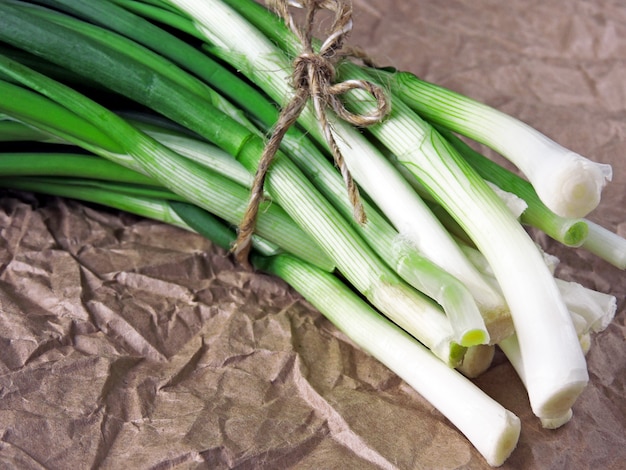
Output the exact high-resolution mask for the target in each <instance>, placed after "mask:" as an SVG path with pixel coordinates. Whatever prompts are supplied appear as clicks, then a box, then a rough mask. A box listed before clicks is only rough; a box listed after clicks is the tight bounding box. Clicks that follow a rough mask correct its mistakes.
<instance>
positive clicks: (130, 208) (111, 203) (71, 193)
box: [0, 177, 190, 230]
mask: <svg viewBox="0 0 626 470" xmlns="http://www.w3.org/2000/svg"><path fill="white" fill-rule="evenodd" d="M0 187H2V188H7V189H15V190H21V191H31V192H38V193H43V194H48V195H52V196H60V197H65V198H71V199H78V200H81V201H87V202H92V203H96V204H100V205H103V206H107V207H111V208H114V209H118V210H121V211H124V212H128V213H130V214H135V215H138V216H141V217H146V218H149V219H154V220H158V221H160V222H163V223H166V224H170V225H174V226H176V227H180V228H184V229H186V230H190V228H189V226H188V225H187V224H186V223H185V222H184V221H183V220H182V219H181V218H180V217H179V216H178V214H177V213H176V212H175V211H174V210H172V208H171V207H170V206H169V204H168V203H167V201H166V200H164V199H160V198H150V197H146V196H136V195H131V194H128V193H126V192H124V190H123V188H119V189H121V191H119V192H117V191H115V190H114V185H113V186H108V187H104V188H98V187H96V186H94V185H91V184H88V183H87V184H85V182H84V181H83V182H78V181H76V182H72V181H71V180H69V179H68V178H52V177H49V178H34V177H31V178H29V177H12V178H5V177H2V178H0Z"/></svg>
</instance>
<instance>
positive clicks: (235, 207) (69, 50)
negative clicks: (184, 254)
mask: <svg viewBox="0 0 626 470" xmlns="http://www.w3.org/2000/svg"><path fill="white" fill-rule="evenodd" d="M35 3H36V4H35ZM290 4H291V5H292V6H295V7H298V6H301V5H300V2H290ZM42 5H43V6H42ZM329 5H332V2H330V3H326V2H322V3H320V4H319V5H317V6H318V7H320V8H325V7H327V6H329ZM162 25H163V26H162ZM320 44H321V42H319V41H318V40H317V39H316V40H314V43H313V45H314V48H315V47H319V45H320ZM300 49H301V44H300V43H299V41H298V40H297V39H296V37H295V35H294V34H293V33H292V32H291V31H290V30H289V28H288V27H287V26H286V25H285V23H284V20H283V19H280V18H278V17H277V16H275V15H274V14H272V13H271V12H270V11H269V10H267V9H266V8H264V7H262V6H261V5H259V4H258V3H256V2H254V1H251V0H147V1H144V2H142V1H135V0H101V1H98V2H77V1H74V0H38V1H37V2H25V1H19V0H11V1H8V2H0V96H2V99H1V100H0V141H1V142H8V143H9V147H8V148H9V149H11V151H8V150H5V151H4V152H2V150H1V149H0V187H3V188H12V189H14V190H19V191H32V192H39V193H44V194H50V195H55V196H60V197H68V198H75V199H79V200H82V201H87V202H90V203H95V204H100V205H104V206H107V207H111V208H115V209H117V210H122V211H126V212H129V213H133V214H136V215H139V216H141V217H149V218H153V219H155V220H159V221H161V222H163V223H167V224H172V225H175V226H177V227H180V228H182V229H185V230H189V231H193V232H196V233H198V234H200V235H201V236H204V237H206V238H207V239H209V240H211V242H212V243H214V244H216V245H218V246H220V247H222V248H223V249H224V250H231V249H232V248H233V246H232V245H233V242H234V240H235V239H236V232H235V230H234V229H233V227H236V226H238V225H239V224H240V223H241V222H242V219H243V218H244V215H245V214H246V213H247V209H248V205H249V203H250V201H251V194H250V191H251V187H253V179H254V175H255V174H256V173H257V167H258V166H259V161H260V157H261V154H262V153H263V150H264V147H265V145H266V140H265V136H266V134H269V133H270V132H272V130H273V127H274V125H275V123H276V121H277V119H278V116H279V109H280V108H281V106H283V105H284V103H285V102H286V101H287V100H289V98H290V97H291V96H293V93H294V90H293V88H292V85H291V84H290V78H291V71H292V70H293V60H294V59H295V58H296V57H297V56H298V55H299V54H300ZM335 72H336V80H338V81H346V82H349V83H350V82H352V83H354V82H355V81H362V80H367V81H370V82H375V83H377V84H378V85H379V86H381V87H382V88H383V89H384V90H385V91H386V96H387V98H388V99H389V100H390V102H391V111H390V113H389V114H388V115H387V116H386V117H385V119H383V120H382V121H381V122H379V123H376V124H374V125H372V126H369V127H367V128H365V129H357V128H355V127H354V126H352V125H351V124H349V123H348V122H345V121H343V120H341V119H340V118H339V117H338V116H337V115H335V114H333V113H332V112H329V113H328V118H329V122H330V124H331V130H330V131H329V132H330V133H331V134H332V136H333V138H334V139H335V140H336V142H337V145H338V147H339V150H340V152H341V154H342V155H343V157H344V159H345V161H346V162H347V166H348V168H349V171H350V175H351V176H352V177H353V178H354V181H356V183H357V184H358V186H359V192H360V198H361V199H360V204H361V205H362V207H363V208H364V210H365V214H366V217H367V220H366V221H365V222H361V221H358V220H356V219H355V217H354V212H355V211H354V203H353V201H351V200H350V198H349V196H348V194H347V192H346V189H345V181H344V178H345V175H343V177H342V175H341V174H340V173H339V172H338V171H337V168H335V165H334V163H333V161H332V154H333V152H331V151H330V148H329V145H328V142H327V140H326V137H327V135H328V132H325V131H327V130H326V129H322V127H321V126H320V123H319V122H318V117H317V114H316V113H315V110H314V106H313V105H312V104H311V103H309V104H308V105H307V106H306V107H305V108H304V110H303V111H302V113H301V114H300V115H299V118H298V120H297V122H296V123H295V124H294V125H293V126H291V127H290V129H289V130H288V131H287V132H286V133H285V135H284V137H283V139H282V141H281V143H280V150H279V151H278V152H277V154H276V156H275V158H274V160H273V162H272V163H271V166H270V168H269V171H268V173H267V177H266V180H265V184H264V187H263V188H262V189H263V192H262V193H261V192H259V196H261V206H260V212H259V214H258V218H257V219H256V220H255V221H254V223H255V225H254V228H255V233H254V235H253V238H252V242H251V249H252V251H251V255H250V259H249V261H250V262H251V264H252V267H254V268H255V269H258V270H262V271H265V272H268V273H270V274H273V275H275V276H278V277H280V278H282V279H283V280H285V281H286V282H287V283H289V284H290V285H291V286H292V287H293V288H294V289H295V290H297V291H298V292H300V294H301V295H302V296H303V297H304V298H306V299H307V300H308V301H309V302H310V303H311V304H312V305H314V306H315V307H316V308H317V309H318V310H319V311H320V312H322V314H323V315H324V316H326V317H327V318H328V319H329V320H330V321H331V322H332V323H333V324H334V325H335V326H336V327H337V328H338V329H339V330H341V331H343V332H344V333H345V334H346V335H347V336H348V337H349V338H350V339H351V340H352V341H353V342H354V343H355V344H356V345H358V346H359V347H360V348H362V349H363V350H364V351H366V352H368V353H369V354H371V355H372V356H373V357H375V358H377V359H378V360H379V361H381V362H382V363H383V364H385V365H386V366H388V367H389V368H390V369H391V370H392V371H394V372H395V373H397V374H398V375H399V376H400V377H401V378H402V379H404V380H405V381H406V382H407V383H408V384H409V385H410V386H412V387H413V388H415V390H417V391H418V392H419V393H420V394H422V395H423V396H424V398H425V399H427V400H428V401H429V402H430V403H432V404H433V406H435V407H436V408H437V409H438V410H439V411H441V412H442V413H443V415H444V416H446V418H447V419H449V420H450V422H451V423H452V424H453V425H455V426H456V427H457V428H458V429H459V430H460V432H462V433H463V434H464V435H466V436H467V438H468V439H469V440H470V441H471V442H472V443H473V445H474V446H475V447H476V449H477V450H478V451H479V452H480V453H481V454H482V455H483V456H484V458H485V459H486V461H487V462H488V463H490V464H491V465H500V464H502V463H503V462H504V461H505V460H506V458H507V457H508V456H509V454H510V453H511V452H512V451H513V449H514V448H515V445H516V443H517V441H518V438H519V433H520V422H519V419H518V418H517V417H516V416H514V415H513V414H512V413H511V412H509V411H507V410H506V409H504V408H503V407H502V406H501V405H499V404H498V403H496V402H495V401H494V400H492V399H491V398H489V397H488V396H487V395H486V394H485V393H484V392H482V391H481V390H479V389H478V388H477V387H476V386H475V385H474V384H473V383H472V382H471V381H469V380H468V378H467V377H471V378H473V377H477V376H479V375H480V374H481V373H482V372H484V371H485V370H486V369H488V368H489V367H490V365H491V362H492V359H493V357H494V354H495V349H496V344H497V345H498V346H499V347H500V348H501V349H502V351H504V354H505V355H506V357H507V358H508V360H509V361H510V362H511V364H512V365H513V367H514V368H515V370H516V371H517V373H518V375H519V376H520V378H521V380H522V382H523V383H524V385H525V387H526V388H527V391H528V395H529V398H530V404H531V407H532V410H533V412H534V414H535V415H536V416H537V417H538V418H539V419H540V422H541V424H542V425H543V426H544V427H546V428H556V427H559V426H561V425H563V424H564V423H566V422H567V421H568V420H569V419H571V418H572V414H573V413H572V408H573V407H574V406H575V401H576V398H577V397H578V395H579V394H580V393H581V392H582V390H583V388H584V386H585V384H586V383H587V381H588V373H587V369H586V364H585V354H586V352H587V351H588V350H589V348H590V345H591V343H590V342H591V334H592V333H597V332H599V331H602V330H603V329H605V328H607V326H608V325H609V323H610V322H611V320H612V319H613V317H614V315H615V312H616V309H617V301H616V298H615V297H614V296H612V295H610V294H603V293H600V292H596V291H594V290H592V289H588V288H585V287H583V286H582V285H580V284H576V283H572V282H566V281H564V280H561V279H558V278H557V277H555V268H556V265H557V264H558V262H559V261H558V259H556V258H555V257H553V256H550V255H549V254H547V253H545V252H543V250H541V248H540V247H538V246H537V245H536V244H535V243H534V241H533V240H532V238H531V237H530V236H529V233H528V232H527V231H526V230H525V229H526V226H532V227H535V228H537V229H539V230H541V231H543V232H544V233H546V234H547V235H549V236H550V237H552V238H554V239H555V240H558V241H559V242H561V243H563V244H565V245H567V246H580V247H583V248H586V249H587V250H589V251H591V252H593V253H595V254H597V255H599V256H601V257H603V258H605V259H607V260H608V261H609V262H611V263H613V264H614V265H616V266H618V267H620V268H621V269H625V268H626V261H625V260H626V256H625V255H624V253H626V241H625V239H624V238H622V237H620V236H618V235H617V234H615V233H612V232H610V231H608V230H606V229H605V228H603V227H600V226H599V225H597V224H595V223H593V222H591V221H589V220H588V219H586V218H585V217H586V214H587V213H588V211H589V210H591V209H593V208H594V207H595V206H596V205H597V204H598V202H599V200H600V193H601V190H602V188H603V186H604V185H605V183H606V182H607V181H608V180H610V178H611V170H610V167H608V166H607V165H601V164H597V163H593V162H591V161H589V160H587V159H585V158H583V157H581V156H579V155H577V154H574V153H573V152H570V151H568V150H566V149H565V148H563V147H561V146H560V145H559V144H556V143H555V142H553V141H551V140H550V139H548V138H547V137H545V136H543V135H542V134H540V133H539V132H538V131H536V130H534V129H532V128H530V127H529V126H527V125H525V124H523V123H521V122H519V121H518V120H516V119H515V118H512V117H510V116H506V115H504V114H503V113H500V112H498V111H495V110H493V109H492V108H489V107H487V106H484V105H481V104H479V103H476V102H475V101H473V100H471V99H470V98H466V97H463V96H461V95H458V94H456V93H454V92H452V91H450V90H445V89H443V88H441V87H438V86H436V85H433V84H430V83H427V82H424V81H422V80H419V79H418V78H417V77H415V76H414V75H413V74H411V73H408V72H398V71H391V70H389V69H384V70H382V69H381V70H379V69H374V68H371V67H367V66H360V65H356V64H355V63H352V62H349V61H342V62H339V63H338V64H336V70H335ZM342 102H343V103H344V104H345V105H346V109H347V111H349V112H352V113H357V114H361V115H367V114H368V113H369V112H370V110H371V106H372V103H373V100H372V97H371V96H369V95H368V94H367V93H365V92H364V91H362V90H359V91H356V90H352V91H350V92H349V93H347V94H345V95H344V96H342ZM455 133H458V134H461V135H462V136H465V137H466V138H471V139H474V140H475V141H477V142H479V143H483V144H485V145H488V146H490V147H492V148H493V149H494V150H495V151H496V152H500V153H501V154H502V155H504V156H505V157H506V158H509V159H510V160H511V161H512V162H513V163H514V164H516V165H517V166H518V168H519V170H520V172H521V173H522V174H524V175H525V177H526V178H528V179H527V180H526V179H523V178H522V177H520V176H518V175H516V174H515V173H513V172H511V171H507V170H505V169H504V168H503V167H501V166H500V165H498V164H496V163H495V162H494V161H491V160H489V159H487V158H486V157H485V156H483V155H481V154H480V153H479V152H476V151H475V150H473V148H472V146H471V145H468V143H466V142H465V141H464V140H461V139H460V138H459V137H457V135H456V134H455ZM60 145H62V146H60ZM13 148H17V149H18V150H13ZM537 155H540V156H541V162H542V163H541V167H539V165H537V164H536V160H537ZM572 168H573V169H572ZM572 171H573V172H574V173H572ZM563 175H565V176H563ZM563 178H565V180H566V181H563ZM455 367H456V368H457V369H458V370H457V371H455V370H454V368H455ZM463 375H465V377H464V376H463Z"/></svg>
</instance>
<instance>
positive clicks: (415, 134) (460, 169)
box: [172, 0, 588, 418]
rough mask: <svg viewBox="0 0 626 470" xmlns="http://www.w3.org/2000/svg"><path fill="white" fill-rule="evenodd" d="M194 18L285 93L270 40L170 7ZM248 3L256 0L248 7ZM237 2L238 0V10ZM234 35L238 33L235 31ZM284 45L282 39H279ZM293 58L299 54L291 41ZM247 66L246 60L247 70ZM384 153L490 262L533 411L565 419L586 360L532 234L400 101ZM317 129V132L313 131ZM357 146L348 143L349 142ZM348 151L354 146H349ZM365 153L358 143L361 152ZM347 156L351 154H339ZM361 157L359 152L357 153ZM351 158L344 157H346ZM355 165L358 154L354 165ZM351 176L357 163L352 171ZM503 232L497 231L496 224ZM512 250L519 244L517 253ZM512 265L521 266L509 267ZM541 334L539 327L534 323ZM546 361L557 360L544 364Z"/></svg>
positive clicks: (360, 104) (283, 66)
mask: <svg viewBox="0 0 626 470" xmlns="http://www.w3.org/2000/svg"><path fill="white" fill-rule="evenodd" d="M172 3H173V4H176V5H178V6H179V7H181V8H182V9H183V10H185V11H186V12H187V14H188V15H190V16H191V17H193V18H195V20H196V21H197V23H198V29H199V30H202V31H203V32H205V33H206V34H207V39H208V40H209V41H211V42H212V43H213V44H214V47H215V48H219V49H221V50H222V53H221V57H222V58H223V59H225V60H226V59H228V58H229V57H233V58H235V59H236V60H237V68H238V69H240V70H242V71H243V72H244V73H249V75H248V77H249V78H250V79H251V80H257V84H258V85H259V86H260V87H263V88H264V89H265V90H266V91H267V92H268V94H272V89H273V88H274V87H282V91H281V94H282V95H284V94H285V93H287V92H288V90H286V89H285V83H286V81H285V72H284V70H288V62H287V60H286V58H285V56H284V55H283V56H281V51H279V50H278V49H277V48H276V47H275V46H274V45H273V44H272V43H271V42H270V41H269V40H268V39H267V38H266V37H265V36H264V34H261V33H260V32H258V31H255V30H254V28H252V26H250V25H249V24H247V23H246V21H245V20H243V18H241V17H239V16H238V14H237V13H236V12H235V11H234V10H232V9H230V8H228V7H227V6H226V5H225V4H224V3H222V2H221V1H219V0H210V1H206V2H195V1H193V0H188V1H183V0H176V1H173V2H172ZM249 4H250V5H252V2H249ZM240 5H241V4H240ZM239 12H241V13H242V14H246V15H247V17H248V18H247V19H248V20H249V21H252V22H255V23H256V24H261V26H264V28H265V29H264V33H265V34H268V35H269V36H270V37H272V38H273V39H276V37H277V36H281V38H280V39H281V40H282V41H285V34H284V33H283V34H282V35H281V31H284V28H283V29H282V30H281V29H279V28H276V25H275V24H274V22H272V24H265V25H263V19H264V18H265V16H262V15H259V14H257V13H256V11H255V12H254V13H255V14H252V13H253V10H252V7H251V9H248V8H239ZM233 31H237V34H233ZM277 42H279V40H277ZM288 48H289V52H290V53H291V54H295V53H297V50H298V43H297V41H296V40H295V38H294V39H293V40H292V41H291V42H290V43H288ZM246 62H247V64H246ZM340 75H341V78H342V79H362V78H366V79H368V78H370V75H369V74H368V73H366V72H362V71H360V70H358V68H357V67H356V66H351V65H350V64H345V65H342V67H341V69H340ZM346 102H348V103H349V104H350V105H351V110H352V111H353V112H365V113H366V112H367V111H368V106H369V104H368V97H367V96H363V95H361V94H360V93H357V92H353V93H352V94H350V95H349V96H346ZM333 127H334V130H335V131H336V132H337V134H338V137H337V140H338V142H341V141H344V142H345V141H348V139H349V138H350V137H349V134H350V133H349V132H348V131H345V132H344V127H345V126H342V125H341V123H340V122H339V121H334V122H333ZM368 131H369V132H371V134H372V135H373V136H375V137H376V138H377V139H378V140H379V141H380V143H381V144H383V145H385V146H387V147H388V149H389V150H390V152H391V153H393V154H395V155H396V156H397V158H398V160H399V161H401V162H402V163H403V164H404V165H405V166H406V167H407V168H408V169H409V170H410V171H411V172H412V173H413V174H414V175H415V177H417V178H418V179H419V180H420V182H421V183H422V184H423V185H424V186H425V187H426V188H427V189H428V190H429V191H430V192H431V194H432V195H433V197H435V199H437V200H438V201H439V202H440V203H441V204H442V205H443V206H444V207H445V208H446V209H447V210H448V211H449V212H450V213H451V215H452V216H453V217H454V218H456V220H457V222H459V224H460V225H461V226H462V227H463V229H464V230H465V231H466V232H467V233H468V235H470V237H472V239H473V241H474V242H475V243H476V245H477V246H478V247H479V249H480V250H481V251H482V252H483V253H484V254H485V256H486V257H487V258H488V259H489V262H490V264H491V266H492V267H493V269H494V272H495V273H496V278H497V280H498V282H499V284H500V287H501V289H502V292H503V293H504V295H505V298H506V301H507V304H508V307H509V308H510V310H511V314H512V318H513V322H514V325H515V330H516V334H517V337H518V338H519V341H520V349H521V351H522V354H523V357H524V367H525V369H526V371H525V379H526V380H525V384H526V386H527V388H528V393H529V397H530V401H531V405H532V408H533V412H534V413H535V414H536V415H537V416H539V417H541V418H550V417H552V416H561V415H562V414H563V412H564V411H565V410H569V409H570V408H571V406H572V403H573V402H574V401H575V400H576V398H577V397H578V395H579V394H580V392H581V391H582V390H583V389H584V387H585V385H586V384H587V381H588V374H587V368H586V363H585V359H584V356H583V354H582V351H581V350H580V346H579V341H578V337H577V335H576V331H575V329H574V326H573V324H572V320H571V317H570V315H569V312H568V311H567V308H566V307H565V304H564V302H563V301H562V299H561V297H560V295H559V292H558V289H557V287H556V284H555V281H554V279H553V277H552V275H551V273H550V272H549V271H548V270H547V268H546V267H545V264H544V263H543V259H542V257H541V256H540V254H539V253H538V252H537V249H536V247H535V245H534V243H533V242H532V240H531V239H530V238H529V236H528V235H527V233H526V232H525V231H524V230H523V228H522V227H521V226H520V225H519V223H518V222H517V220H515V218H514V217H512V216H511V214H510V213H509V212H508V209H507V208H506V207H505V206H504V205H503V203H502V202H501V201H500V199H499V198H498V197H497V196H496V195H495V194H494V192H493V191H492V190H491V189H490V188H489V187H488V186H487V185H486V184H485V182H484V181H483V180H482V178H480V176H478V175H477V174H476V173H475V172H474V171H473V169H472V168H471V167H470V166H469V165H468V164H467V163H466V162H465V161H464V160H463V159H462V158H461V157H460V156H459V155H458V152H456V150H455V149H454V148H453V147H452V146H451V144H449V143H448V142H447V141H446V140H445V139H444V138H443V137H441V136H440V135H439V134H438V133H437V132H436V131H435V130H434V129H433V128H432V127H431V126H429V125H428V124H427V123H426V122H425V121H423V120H422V119H421V118H420V117H419V116H417V115H416V114H415V113H413V112H412V111H411V110H410V109H409V108H408V106H406V105H405V104H404V103H403V102H402V101H400V100H396V101H394V107H393V112H392V114H391V116H389V117H388V118H387V119H386V120H385V121H384V122H383V123H381V124H380V125H376V126H372V127H371V128H369V129H368ZM311 132H312V131H311ZM348 142H351V141H348ZM351 147H352V148H354V147H355V146H354V145H353V144H352V145H351ZM358 148H359V150H361V147H358ZM341 150H342V152H343V153H344V156H346V155H348V154H349V152H350V151H351V148H348V147H346V148H342V149H341ZM361 154H362V151H361ZM346 160H347V157H346ZM357 162H358V159H356V158H355V160H354V163H357ZM351 171H354V167H351ZM494 227H498V230H497V232H494V230H493V228H494ZM511 247H515V249H514V250H512V249H511ZM511 265H514V266H515V269H514V270H511V268H510V267H511ZM538 324H541V325H542V328H541V329H539V330H537V328H536V325H538ZM545 357H552V358H553V360H551V361H546V360H545Z"/></svg>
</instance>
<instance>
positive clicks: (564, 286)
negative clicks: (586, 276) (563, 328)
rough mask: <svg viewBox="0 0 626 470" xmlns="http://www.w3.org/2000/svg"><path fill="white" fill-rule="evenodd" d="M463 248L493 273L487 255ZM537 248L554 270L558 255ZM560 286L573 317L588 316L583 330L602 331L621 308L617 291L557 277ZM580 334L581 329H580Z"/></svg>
mask: <svg viewBox="0 0 626 470" xmlns="http://www.w3.org/2000/svg"><path fill="white" fill-rule="evenodd" d="M460 246H462V247H463V250H464V252H465V254H466V256H467V257H468V259H470V260H471V261H472V263H474V265H475V266H476V269H478V270H479V271H480V272H481V273H483V274H484V275H485V276H486V277H487V278H489V277H493V275H494V274H493V270H492V269H491V266H490V265H489V262H488V261H487V259H486V258H485V256H484V255H483V254H482V253H481V252H480V251H478V250H476V249H475V248H473V247H470V246H467V245H463V244H461V245H460ZM537 250H538V251H539V252H540V253H541V255H542V257H543V259H544V262H545V263H546V266H547V267H548V270H549V271H550V272H551V273H554V271H555V268H556V265H557V264H558V263H559V260H558V258H556V257H555V256H552V255H550V254H549V253H545V252H543V250H541V248H540V247H537ZM554 281H555V282H556V285H557V288H558V290H559V293H560V295H561V298H562V299H563V301H564V302H565V305H566V307H567V309H568V311H569V312H570V316H571V317H572V318H574V317H579V318H580V319H582V320H584V322H585V325H584V329H583V332H585V333H586V332H589V331H593V332H596V333H597V332H600V331H603V330H604V329H605V328H606V327H607V326H608V325H609V324H610V323H611V321H612V320H613V318H614V317H615V313H616V311H617V299H616V297H615V296H614V295H611V294H605V293H603V292H599V291H596V290H594V289H590V288H588V287H585V286H583V285H581V284H579V283H577V282H572V281H566V280H563V279H560V278H557V277H555V278H554ZM493 285H494V286H495V287H496V288H497V286H498V284H497V282H496V281H495V279H493ZM577 333H578V336H579V337H580V331H577Z"/></svg>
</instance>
